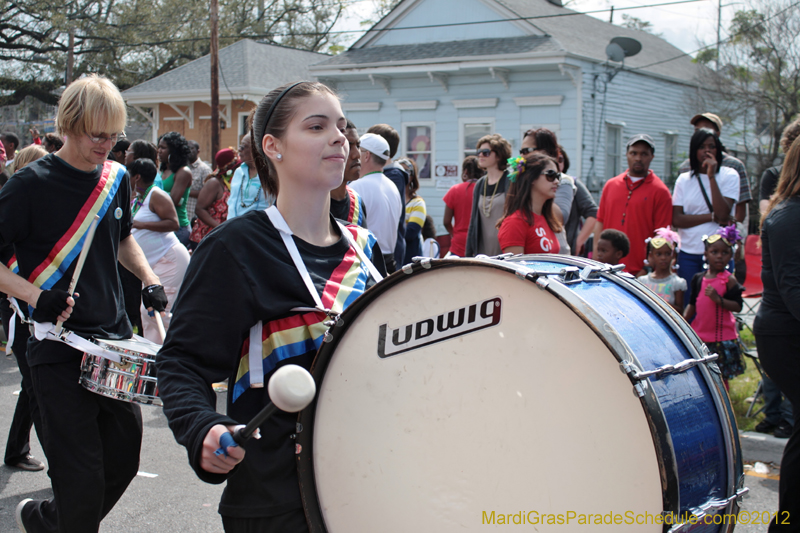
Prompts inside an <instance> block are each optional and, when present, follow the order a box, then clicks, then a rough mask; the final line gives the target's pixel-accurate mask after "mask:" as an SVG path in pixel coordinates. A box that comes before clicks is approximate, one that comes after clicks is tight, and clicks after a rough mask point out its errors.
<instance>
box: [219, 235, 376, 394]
mask: <svg viewBox="0 0 800 533" xmlns="http://www.w3.org/2000/svg"><path fill="white" fill-rule="evenodd" d="M346 231H350V233H351V235H353V238H354V239H355V241H356V245H357V246H358V247H360V248H361V249H362V250H364V252H365V254H366V255H367V257H369V258H371V257H372V247H373V246H374V245H375V237H374V236H373V235H372V234H371V233H370V232H369V231H367V230H365V229H363V228H360V227H358V226H347V227H346ZM369 277H370V275H369V271H368V270H367V268H366V266H365V265H364V264H363V263H362V261H361V260H360V259H359V257H358V254H357V253H356V251H355V250H354V249H353V248H352V247H350V248H348V249H347V252H346V253H345V255H344V258H343V259H342V262H341V263H340V264H339V265H338V266H337V267H336V269H335V270H334V271H333V273H332V274H331V277H330V279H328V281H327V283H326V284H325V290H324V291H323V292H322V294H321V295H320V297H321V299H322V304H323V305H324V306H325V307H326V308H327V309H330V310H332V311H333V312H335V313H341V312H342V311H344V310H345V309H347V307H348V306H349V305H350V304H351V303H352V302H353V301H355V299H356V298H358V297H359V296H360V295H361V294H362V293H363V292H364V291H365V290H366V286H367V280H368V279H369ZM327 319H328V317H327V316H326V315H325V314H324V313H321V312H309V313H300V314H297V315H293V316H290V317H286V318H281V319H278V320H273V321H271V322H265V323H264V325H263V328H262V333H261V356H262V359H263V366H264V375H266V374H269V373H270V372H272V371H273V370H274V369H275V367H276V366H277V365H278V363H279V362H280V361H283V360H285V359H288V358H290V357H296V356H300V355H303V354H304V353H308V352H309V351H312V350H317V349H319V347H320V346H321V345H322V338H323V336H324V334H325V331H327V329H328V327H327V326H325V325H324V324H323V322H324V321H325V320H327ZM249 352H250V340H249V339H246V340H245V341H244V344H243V345H242V351H241V353H240V355H241V359H240V360H239V370H238V371H237V373H236V383H235V384H234V386H233V401H236V399H237V398H238V397H239V396H240V395H241V394H242V393H243V392H244V391H246V390H247V389H248V388H249V387H250V361H249V358H248V355H249Z"/></svg>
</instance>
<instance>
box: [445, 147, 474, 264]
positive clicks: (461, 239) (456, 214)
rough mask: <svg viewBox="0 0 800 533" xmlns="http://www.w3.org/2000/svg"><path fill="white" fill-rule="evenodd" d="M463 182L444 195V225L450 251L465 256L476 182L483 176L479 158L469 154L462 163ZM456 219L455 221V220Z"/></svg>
mask: <svg viewBox="0 0 800 533" xmlns="http://www.w3.org/2000/svg"><path fill="white" fill-rule="evenodd" d="M461 168H463V171H462V172H461V183H459V184H457V185H453V186H452V187H450V190H449V191H447V194H445V195H444V205H445V207H444V221H443V222H444V227H445V229H446V230H447V232H448V233H449V234H450V253H451V254H452V255H455V256H458V257H464V254H465V253H466V251H467V233H468V232H469V220H470V217H471V216H472V196H473V194H472V193H473V189H475V182H477V181H478V178H480V177H481V176H483V169H482V168H481V167H480V166H478V158H477V157H475V156H474V155H469V156H467V158H466V159H464V162H463V163H461ZM454 219H455V221H454Z"/></svg>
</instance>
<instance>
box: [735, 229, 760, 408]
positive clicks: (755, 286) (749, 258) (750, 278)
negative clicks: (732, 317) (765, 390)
mask: <svg viewBox="0 0 800 533" xmlns="http://www.w3.org/2000/svg"><path fill="white" fill-rule="evenodd" d="M744 261H745V263H746V264H747V276H745V280H744V293H742V301H743V304H742V312H741V313H737V314H736V322H737V324H738V326H739V331H741V330H743V329H745V328H746V329H747V330H748V331H750V333H753V320H754V319H755V318H756V313H757V312H758V306H759V305H760V304H761V294H762V293H763V292H764V285H763V284H762V283H761V237H760V236H759V235H748V236H747V238H746V239H745V241H744ZM742 348H743V350H742V353H743V354H744V355H745V356H747V357H749V358H750V359H751V360H752V361H753V363H754V364H755V365H756V369H757V370H758V374H759V375H760V376H761V379H762V381H759V382H758V387H757V388H756V392H755V393H754V394H753V402H752V403H751V404H750V407H749V408H748V409H747V414H745V416H746V417H748V418H750V417H751V416H757V415H758V414H759V413H760V412H761V411H763V410H764V406H762V407H761V408H760V409H759V410H758V411H756V412H755V413H754V412H753V408H754V407H755V404H756V402H757V401H758V398H759V397H760V396H761V393H762V384H763V379H764V370H763V369H762V368H761V362H760V361H759V360H758V354H757V353H754V352H752V351H750V350H746V349H744V344H742Z"/></svg>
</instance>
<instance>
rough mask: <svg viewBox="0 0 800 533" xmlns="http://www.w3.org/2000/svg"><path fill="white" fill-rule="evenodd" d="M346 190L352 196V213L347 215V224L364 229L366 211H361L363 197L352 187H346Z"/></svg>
mask: <svg viewBox="0 0 800 533" xmlns="http://www.w3.org/2000/svg"><path fill="white" fill-rule="evenodd" d="M345 190H346V191H347V194H349V195H350V212H349V213H347V222H349V223H350V224H358V225H359V226H362V227H363V226H364V210H363V209H361V196H359V194H358V193H357V192H356V191H354V190H353V189H351V188H350V187H345Z"/></svg>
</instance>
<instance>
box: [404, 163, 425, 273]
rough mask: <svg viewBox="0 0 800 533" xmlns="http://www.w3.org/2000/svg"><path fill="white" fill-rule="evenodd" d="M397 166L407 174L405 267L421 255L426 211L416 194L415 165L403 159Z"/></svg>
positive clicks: (417, 180) (423, 201)
mask: <svg viewBox="0 0 800 533" xmlns="http://www.w3.org/2000/svg"><path fill="white" fill-rule="evenodd" d="M397 164H398V165H400V166H401V167H403V169H405V171H406V172H408V185H407V186H406V219H405V220H406V253H405V256H404V257H403V264H404V265H407V264H408V263H410V262H411V260H412V259H413V258H414V257H417V256H421V255H422V238H421V237H420V235H421V234H422V226H424V225H425V217H426V216H427V214H428V213H427V209H426V207H425V200H423V198H422V196H420V195H418V194H417V191H418V190H419V178H418V177H417V163H416V162H415V161H414V160H413V159H411V158H403V159H400V160H399V161H397Z"/></svg>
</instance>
